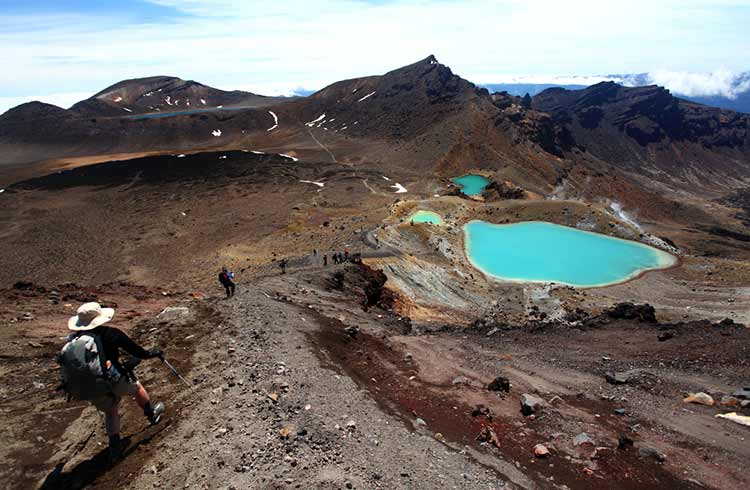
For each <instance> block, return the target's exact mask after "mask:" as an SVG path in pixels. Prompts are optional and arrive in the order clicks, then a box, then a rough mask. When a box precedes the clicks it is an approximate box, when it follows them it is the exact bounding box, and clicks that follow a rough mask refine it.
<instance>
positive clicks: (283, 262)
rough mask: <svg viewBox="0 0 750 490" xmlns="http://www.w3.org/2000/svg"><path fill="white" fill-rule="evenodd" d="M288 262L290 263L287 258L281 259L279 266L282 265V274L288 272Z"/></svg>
mask: <svg viewBox="0 0 750 490" xmlns="http://www.w3.org/2000/svg"><path fill="white" fill-rule="evenodd" d="M287 263H288V262H287V260H286V259H281V260H280V261H279V267H281V273H282V274H286V265H287Z"/></svg>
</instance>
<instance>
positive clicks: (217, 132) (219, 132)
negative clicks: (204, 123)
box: [211, 129, 221, 138]
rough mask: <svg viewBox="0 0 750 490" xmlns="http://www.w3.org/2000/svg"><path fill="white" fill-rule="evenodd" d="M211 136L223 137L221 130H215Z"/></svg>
mask: <svg viewBox="0 0 750 490" xmlns="http://www.w3.org/2000/svg"><path fill="white" fill-rule="evenodd" d="M211 134H212V135H214V136H216V137H217V138H218V137H219V136H221V129H214V130H213V131H211Z"/></svg>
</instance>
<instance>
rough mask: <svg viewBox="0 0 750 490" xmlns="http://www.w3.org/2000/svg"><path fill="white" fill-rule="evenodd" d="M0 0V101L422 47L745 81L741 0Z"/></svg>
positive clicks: (258, 84) (707, 83) (478, 69)
mask: <svg viewBox="0 0 750 490" xmlns="http://www.w3.org/2000/svg"><path fill="white" fill-rule="evenodd" d="M0 4H2V5H3V9H2V10H0V25H3V29H2V30H0V43H2V46H3V48H4V49H3V50H1V51H0V61H2V64H3V66H4V67H6V69H5V70H3V73H2V75H0V112H2V111H4V110H5V109H7V108H9V107H12V105H17V104H18V103H21V102H24V101H28V100H33V99H41V100H46V101H53V103H56V105H62V106H63V107H66V106H69V105H70V104H71V103H72V102H74V101H76V100H80V99H82V98H85V96H84V97H81V94H93V93H95V92H97V91H99V90H101V89H102V88H104V87H105V86H108V85H110V84H112V83H115V82H117V81H120V80H122V79H127V78H137V77H144V76H151V75H173V76H179V77H181V78H184V79H193V80H198V81H200V82H202V83H205V84H208V85H212V86H215V87H218V88H223V89H228V90H229V89H246V90H247V89H250V90H251V91H253V92H256V93H266V94H269V95H277V94H283V95H289V94H291V93H294V92H295V91H296V90H297V89H298V88H299V87H304V88H306V89H317V88H322V87H323V86H325V85H327V84H329V83H332V82H335V81H337V80H341V79H345V78H352V77H357V76H365V75H372V74H378V73H384V72H386V71H388V70H391V69H394V68H397V67H399V66H403V65H405V64H408V63H411V62H414V61H416V60H419V59H422V58H424V57H425V56H427V55H428V54H431V53H432V54H435V55H436V56H437V57H438V59H439V60H440V61H441V62H442V63H444V64H446V65H448V66H450V67H451V68H452V69H453V70H454V71H455V72H456V73H458V74H460V75H461V76H463V77H464V78H467V79H469V80H472V81H475V82H478V83H502V82H503V81H504V80H505V79H508V78H509V77H510V75H508V74H510V73H525V74H527V75H526V76H527V77H532V78H534V77H536V78H537V79H541V78H544V77H543V75H542V74H545V73H557V74H561V73H574V74H590V73H644V72H648V73H649V76H650V77H652V78H653V81H654V83H658V84H660V85H664V86H666V87H667V88H669V89H670V90H672V91H673V92H676V93H681V94H684V95H722V96H727V97H733V96H736V93H737V91H738V90H741V89H742V88H743V87H746V88H748V89H750V87H747V85H748V84H750V82H747V81H745V82H743V81H742V80H740V79H739V78H738V77H739V74H740V73H741V72H743V71H744V70H748V69H750V66H744V65H745V64H746V63H747V55H746V54H747V52H748V51H750V49H748V48H750V29H747V28H746V26H747V25H750V2H748V1H746V0H664V1H660V2H653V1H651V0H632V1H630V2H601V1H595V0H569V1H567V2H559V1H553V0H525V1H524V0H463V1H460V0H433V1H429V0H283V1H282V0H279V1H276V2H267V1H254V0H245V1H242V0H128V1H127V2H126V1H122V2H100V1H97V0H75V1H72V2H59V1H57V0H29V1H27V2H15V1H13V0H0ZM547 78H549V77H547ZM574 78H578V77H574ZM594 78H595V77H594ZM738 80H739V82H738ZM541 83H547V82H541ZM554 83H561V82H554ZM743 83H744V85H743ZM738 87H739V88H738ZM74 97H76V98H75V99H74ZM11 104H12V105H11Z"/></svg>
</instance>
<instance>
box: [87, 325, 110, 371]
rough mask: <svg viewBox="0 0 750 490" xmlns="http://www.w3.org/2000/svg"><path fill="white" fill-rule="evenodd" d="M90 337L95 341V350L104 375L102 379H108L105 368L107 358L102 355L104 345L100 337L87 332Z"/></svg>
mask: <svg viewBox="0 0 750 490" xmlns="http://www.w3.org/2000/svg"><path fill="white" fill-rule="evenodd" d="M89 335H90V336H91V337H93V339H94V342H95V343H96V350H97V352H98V353H99V362H100V363H101V366H102V374H103V375H104V379H109V377H110V376H109V369H107V359H106V358H105V356H104V346H103V345H102V339H101V337H99V336H98V335H96V334H93V333H92V334H89Z"/></svg>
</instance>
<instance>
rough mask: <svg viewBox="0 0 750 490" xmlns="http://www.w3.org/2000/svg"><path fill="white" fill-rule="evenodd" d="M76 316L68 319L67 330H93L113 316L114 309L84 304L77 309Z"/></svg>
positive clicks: (94, 303)
mask: <svg viewBox="0 0 750 490" xmlns="http://www.w3.org/2000/svg"><path fill="white" fill-rule="evenodd" d="M77 313H78V314H77V315H76V316H73V317H70V320H68V328H69V329H71V330H76V331H82V330H93V329H95V328H96V327H98V326H99V325H101V324H103V323H107V322H108V321H110V320H111V319H112V317H113V316H114V315H115V310H114V308H102V306H101V305H100V304H99V303H96V302H93V303H84V304H82V305H81V306H80V307H79V308H78V312H77Z"/></svg>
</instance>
